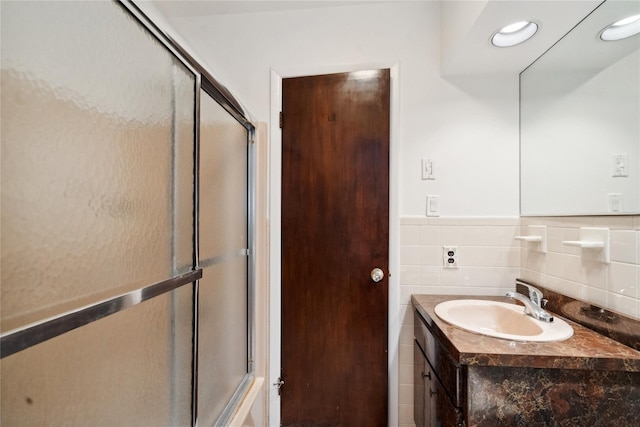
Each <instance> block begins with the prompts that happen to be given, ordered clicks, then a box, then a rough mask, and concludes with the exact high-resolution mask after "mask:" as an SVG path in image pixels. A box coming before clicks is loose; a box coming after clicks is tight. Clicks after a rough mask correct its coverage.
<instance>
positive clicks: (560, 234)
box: [521, 216, 640, 319]
mask: <svg viewBox="0 0 640 427" xmlns="http://www.w3.org/2000/svg"><path fill="white" fill-rule="evenodd" d="M521 224H522V232H523V233H526V232H527V231H526V228H527V226H528V225H537V224H540V225H546V226H547V239H548V243H547V246H548V247H547V253H546V254H541V253H539V252H535V251H533V250H529V249H528V247H527V245H526V244H523V246H522V251H521V277H522V278H523V279H529V280H531V281H533V282H536V283H539V284H541V285H543V286H545V287H547V288H550V289H553V290H556V291H558V292H560V293H562V294H565V295H569V296H571V297H573V298H577V299H581V300H586V301H589V302H592V303H594V304H596V305H599V306H601V307H606V308H609V309H611V310H614V311H617V312H620V313H622V314H625V315H627V316H631V317H635V318H637V319H640V216H618V217H562V218H553V217H551V218H540V217H537V218H522V219H521ZM580 227H607V228H609V229H610V232H611V263H609V264H605V263H600V262H594V261H588V260H585V259H583V258H582V257H581V250H580V248H576V247H571V246H565V245H563V244H562V241H563V240H578V237H579V228H580Z"/></svg>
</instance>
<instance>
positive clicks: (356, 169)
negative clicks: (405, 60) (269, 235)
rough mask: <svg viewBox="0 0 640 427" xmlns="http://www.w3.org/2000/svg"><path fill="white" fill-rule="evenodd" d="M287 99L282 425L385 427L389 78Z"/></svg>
mask: <svg viewBox="0 0 640 427" xmlns="http://www.w3.org/2000/svg"><path fill="white" fill-rule="evenodd" d="M282 94H283V124H282V145H283V147H282V361H281V362H282V378H283V380H284V381H285V383H284V385H283V387H282V394H281V423H282V425H283V426H305V427H307V426H309V427H311V426H323V427H324V426H344V427H360V426H362V427H375V426H386V425H387V397H388V375H387V371H388V354H387V353H388V352H387V317H388V316H387V308H388V307H387V306H388V303H387V301H388V281H387V277H386V276H387V275H388V255H389V254H388V250H389V109H390V107H389V106H390V73H389V70H372V71H360V72H354V73H345V74H332V75H324V76H312V77H301V78H291V79H284V80H283V82H282ZM376 267H377V268H380V269H382V270H383V271H384V273H385V277H384V279H383V280H382V281H380V282H378V283H375V282H374V281H373V280H372V279H371V276H370V274H371V270H372V269H374V268H376Z"/></svg>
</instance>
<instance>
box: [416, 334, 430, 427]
mask: <svg viewBox="0 0 640 427" xmlns="http://www.w3.org/2000/svg"><path fill="white" fill-rule="evenodd" d="M430 378H432V376H431V369H430V367H429V363H427V359H426V358H425V357H424V354H422V350H421V349H420V346H419V345H418V342H417V341H416V342H415V343H414V345H413V421H414V422H415V423H416V427H431V422H430V420H429V419H428V417H427V411H428V408H430V405H426V399H425V390H428V389H429V384H428V382H430Z"/></svg>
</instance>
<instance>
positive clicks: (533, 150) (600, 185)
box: [520, 0, 640, 216]
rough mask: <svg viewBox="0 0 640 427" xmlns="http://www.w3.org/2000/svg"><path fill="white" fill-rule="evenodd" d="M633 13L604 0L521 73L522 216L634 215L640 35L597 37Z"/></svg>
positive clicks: (625, 4) (637, 6)
mask: <svg viewBox="0 0 640 427" xmlns="http://www.w3.org/2000/svg"><path fill="white" fill-rule="evenodd" d="M638 13H640V2H637V1H624V0H607V1H606V2H603V3H602V4H601V5H600V6H599V7H598V8H596V9H595V10H594V11H593V12H592V13H591V14H590V15H589V16H587V17H586V18H585V19H584V20H583V21H582V22H580V24H579V25H577V26H576V27H575V28H574V29H573V30H572V31H570V32H569V33H568V34H567V35H566V36H565V37H563V38H562V39H561V40H560V41H559V42H558V43H557V44H555V45H554V46H553V47H552V48H551V49H549V50H548V51H547V52H546V53H545V54H544V55H543V56H541V57H540V58H538V59H537V60H536V61H535V62H534V63H533V64H532V65H531V66H529V67H528V68H527V69H526V70H525V71H523V72H522V74H521V75H520V91H521V97H520V114H521V122H520V211H521V215H523V216H535V215H540V216H546V215H620V214H627V215H628V214H640V173H639V169H640V53H639V52H640V50H639V47H640V35H638V34H635V35H632V36H629V37H626V38H624V39H621V40H616V41H604V40H602V39H601V37H600V35H601V33H602V31H603V30H604V29H605V28H606V27H608V26H609V25H610V24H612V23H614V22H616V21H619V20H620V19H623V18H626V17H629V16H632V15H636V14H638ZM636 23H637V25H640V22H638V21H636Z"/></svg>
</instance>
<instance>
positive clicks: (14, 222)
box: [0, 1, 197, 426]
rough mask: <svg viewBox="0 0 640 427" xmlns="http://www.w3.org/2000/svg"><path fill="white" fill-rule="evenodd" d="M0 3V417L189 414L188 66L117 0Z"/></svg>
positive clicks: (121, 420)
mask: <svg viewBox="0 0 640 427" xmlns="http://www.w3.org/2000/svg"><path fill="white" fill-rule="evenodd" d="M0 7H1V8H2V13H1V19H2V23H1V24H2V26H1V31H2V38H1V41H2V58H1V60H2V76H1V79H2V82H1V84H2V87H1V97H2V99H1V102H2V118H1V137H2V159H1V166H2V170H1V178H2V181H1V185H2V187H1V209H2V219H1V232H2V234H1V273H0V274H1V280H2V283H1V292H2V294H1V330H2V334H3V346H2V355H3V358H2V361H1V376H0V378H1V394H2V402H1V411H0V412H1V419H0V424H2V425H83V426H87V425H91V426H100V425H104V426H113V425H136V426H158V425H190V424H191V422H192V412H191V411H192V400H191V398H192V362H193V360H192V359H193V352H192V341H193V321H194V318H193V298H194V295H193V287H192V285H191V282H192V281H193V280H192V279H191V278H192V276H189V272H191V271H192V269H193V267H194V249H193V247H194V245H193V242H194V185H195V179H194V176H195V174H194V169H195V165H194V150H195V146H194V144H195V137H194V135H195V88H196V77H197V76H196V74H195V73H194V72H193V71H192V70H191V69H190V68H189V67H187V66H185V64H184V63H183V62H182V61H181V60H179V59H178V58H177V57H176V56H175V55H173V54H172V53H171V52H170V51H169V50H168V49H167V48H166V47H165V46H163V45H162V44H161V43H160V42H159V41H158V40H157V39H156V38H155V37H154V36H152V35H151V34H150V33H149V32H148V31H147V30H146V29H145V28H144V27H143V26H141V25H140V24H139V22H137V21H136V19H134V18H133V17H132V16H131V15H130V14H128V13H126V12H125V11H124V10H123V8H122V6H121V5H119V4H118V3H114V2H102V1H101V2H2V4H1V5H0ZM185 275H186V276H185ZM185 277H186V279H185ZM167 286H168V287H167ZM167 289H168V290H167ZM96 308H100V309H104V310H106V311H105V313H106V314H110V315H109V316H108V317H104V318H102V319H100V320H95V321H90V322H89V321H86V319H84V318H82V316H80V315H79V314H78V313H93V312H95V311H96ZM124 308H126V310H125V309H124ZM112 313H115V314H112ZM69 318H71V319H74V321H75V320H77V321H78V322H79V326H80V327H78V328H77V329H74V327H72V328H71V330H70V332H67V333H64V334H61V335H59V336H57V337H54V338H51V339H49V340H46V341H44V342H42V343H40V344H37V345H33V346H29V347H28V348H26V349H22V348H17V347H16V348H13V346H14V344H13V342H14V341H11V342H12V344H11V346H10V345H9V344H5V343H8V342H9V341H10V340H9V339H7V340H6V341H5V340H4V338H5V337H9V338H10V337H13V336H24V334H23V335H19V334H20V333H22V332H24V331H29V330H34V329H33V328H36V329H35V330H38V331H42V332H43V333H51V332H52V331H51V330H52V327H53V326H55V325H59V324H63V323H64V322H65V321H66V320H65V319H69ZM52 325H53V326H52ZM38 327H40V329H37V328H38ZM16 334H17V335H16ZM32 335H35V334H32ZM54 335H55V334H54ZM31 338H33V337H30V339H31ZM36 338H37V337H36ZM21 339H22V338H21ZM22 340H23V339H22ZM17 341H20V339H18V340H17ZM23 341H24V340H23ZM18 344H20V343H18ZM10 347H11V348H10Z"/></svg>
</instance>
